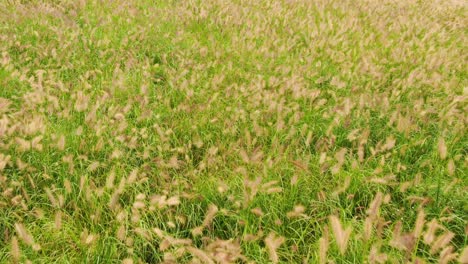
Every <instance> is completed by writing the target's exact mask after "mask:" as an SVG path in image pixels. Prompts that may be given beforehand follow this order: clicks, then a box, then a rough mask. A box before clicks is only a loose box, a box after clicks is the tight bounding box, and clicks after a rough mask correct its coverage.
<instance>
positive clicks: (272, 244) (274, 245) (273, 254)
mask: <svg viewBox="0 0 468 264" xmlns="http://www.w3.org/2000/svg"><path fill="white" fill-rule="evenodd" d="M284 242H285V238H284V237H281V236H277V235H276V234H275V233H273V232H272V233H270V234H268V236H267V237H266V238H265V245H266V247H267V250H268V255H269V256H270V260H271V261H272V262H273V263H278V261H279V256H278V253H277V251H276V250H277V249H278V248H279V247H280V246H281V244H283V243H284Z"/></svg>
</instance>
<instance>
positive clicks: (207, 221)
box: [192, 204, 218, 236]
mask: <svg viewBox="0 0 468 264" xmlns="http://www.w3.org/2000/svg"><path fill="white" fill-rule="evenodd" d="M217 213H218V207H217V206H216V205H214V204H210V206H209V207H208V212H207V213H206V216H205V219H204V220H203V223H202V225H201V226H198V227H196V228H194V229H192V235H194V236H199V235H201V234H202V232H203V229H205V227H207V226H208V225H210V223H211V221H212V220H213V218H214V217H215V215H216V214H217Z"/></svg>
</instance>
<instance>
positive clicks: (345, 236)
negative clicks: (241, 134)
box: [328, 215, 352, 255]
mask: <svg viewBox="0 0 468 264" xmlns="http://www.w3.org/2000/svg"><path fill="white" fill-rule="evenodd" d="M328 219H329V221H330V224H331V227H332V230H333V235H334V236H335V241H336V244H337V245H338V249H339V250H340V253H341V255H344V254H345V252H346V248H347V247H348V241H349V238H350V236H351V231H352V229H351V227H348V228H346V229H343V227H342V226H341V223H340V220H339V219H338V217H336V216H334V215H331V216H329V217H328Z"/></svg>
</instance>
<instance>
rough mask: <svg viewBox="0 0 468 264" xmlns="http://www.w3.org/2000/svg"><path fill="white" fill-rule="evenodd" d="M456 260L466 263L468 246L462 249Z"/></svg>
mask: <svg viewBox="0 0 468 264" xmlns="http://www.w3.org/2000/svg"><path fill="white" fill-rule="evenodd" d="M458 261H459V262H460V263H463V264H465V263H468V246H467V247H465V248H464V249H463V250H462V252H461V253H460V256H459V257H458Z"/></svg>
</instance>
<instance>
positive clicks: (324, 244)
mask: <svg viewBox="0 0 468 264" xmlns="http://www.w3.org/2000/svg"><path fill="white" fill-rule="evenodd" d="M329 240H330V239H329V234H328V227H327V226H325V228H324V230H323V236H322V237H321V238H320V239H319V263H320V264H325V263H327V252H328V247H329V246H330V242H329Z"/></svg>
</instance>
